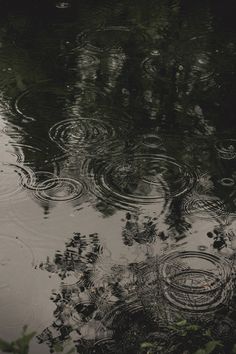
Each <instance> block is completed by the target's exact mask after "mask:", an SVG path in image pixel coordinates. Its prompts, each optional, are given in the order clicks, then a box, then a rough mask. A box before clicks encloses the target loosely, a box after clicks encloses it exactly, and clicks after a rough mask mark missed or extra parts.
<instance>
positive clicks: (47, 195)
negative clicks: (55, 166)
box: [35, 178, 87, 202]
mask: <svg viewBox="0 0 236 354" xmlns="http://www.w3.org/2000/svg"><path fill="white" fill-rule="evenodd" d="M86 189H87V188H86V185H85V184H84V182H82V181H78V180H74V179H71V178H50V179H46V180H45V181H43V182H41V183H40V184H38V185H37V187H36V193H35V194H36V196H37V197H38V198H39V199H41V200H43V201H54V202H68V201H73V200H77V199H79V198H82V196H83V195H84V194H85V193H86Z"/></svg>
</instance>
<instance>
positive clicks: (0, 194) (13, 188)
mask: <svg viewBox="0 0 236 354" xmlns="http://www.w3.org/2000/svg"><path fill="white" fill-rule="evenodd" d="M33 176H34V173H33V171H31V170H30V169H29V168H28V167H23V166H20V165H15V164H6V163H0V182H1V183H0V201H9V199H11V198H14V200H15V199H16V198H19V197H22V195H21V192H22V191H23V190H24V187H25V186H26V185H27V184H29V183H32V181H33V178H34V177H33Z"/></svg>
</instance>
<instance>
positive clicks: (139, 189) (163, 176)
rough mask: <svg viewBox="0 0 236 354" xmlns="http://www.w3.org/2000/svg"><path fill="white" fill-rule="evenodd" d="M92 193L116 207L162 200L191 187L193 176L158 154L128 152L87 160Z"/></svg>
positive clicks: (180, 166)
mask: <svg viewBox="0 0 236 354" xmlns="http://www.w3.org/2000/svg"><path fill="white" fill-rule="evenodd" d="M89 168H90V170H91V171H92V174H93V177H94V180H95V193H96V194H97V196H99V197H100V198H105V199H106V200H108V201H110V202H112V203H113V204H115V205H116V206H130V207H135V206H137V207H138V206H140V205H144V204H152V203H157V202H165V201H166V200H167V199H168V198H170V197H177V196H179V195H182V194H184V193H185V192H187V191H188V190H189V189H191V188H192V186H193V183H194V180H195V178H194V175H193V174H192V173H191V172H190V171H189V169H187V167H186V166H183V165H180V164H178V163H177V162H176V161H175V160H173V159H171V158H169V157H167V156H162V155H159V156H158V155H154V154H153V155H133V156H132V155H130V156H127V159H126V160H124V159H116V160H113V161H112V162H110V163H104V162H99V161H97V162H96V161H91V163H90V166H89Z"/></svg>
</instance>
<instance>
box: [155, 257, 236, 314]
mask: <svg viewBox="0 0 236 354" xmlns="http://www.w3.org/2000/svg"><path fill="white" fill-rule="evenodd" d="M160 274H161V277H162V281H163V286H164V296H165V297H166V298H167V300H168V301H169V302H170V303H171V304H172V305H174V306H175V307H177V308H180V309H182V310H184V311H193V312H199V311H200V312H201V311H203V312H205V311H206V312H207V311H212V310H216V309H217V308H218V307H219V306H221V305H223V304H224V303H225V302H226V301H227V300H228V298H229V295H230V294H231V285H232V284H231V283H232V282H231V281H230V266H229V264H228V263H227V262H226V260H224V259H221V258H219V257H217V256H215V255H211V254H208V253H203V252H187V251H186V252H174V253H171V254H169V255H167V256H164V257H163V258H162V260H161V267H160Z"/></svg>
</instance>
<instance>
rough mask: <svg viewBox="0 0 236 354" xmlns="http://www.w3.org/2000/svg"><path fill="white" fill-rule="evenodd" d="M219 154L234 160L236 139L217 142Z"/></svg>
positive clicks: (235, 156)
mask: <svg viewBox="0 0 236 354" xmlns="http://www.w3.org/2000/svg"><path fill="white" fill-rule="evenodd" d="M215 148H216V151H217V152H218V156H219V157H220V158H221V159H223V160H232V159H235V158H236V140H235V139H222V140H220V141H218V142H217V143H216V144H215Z"/></svg>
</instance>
